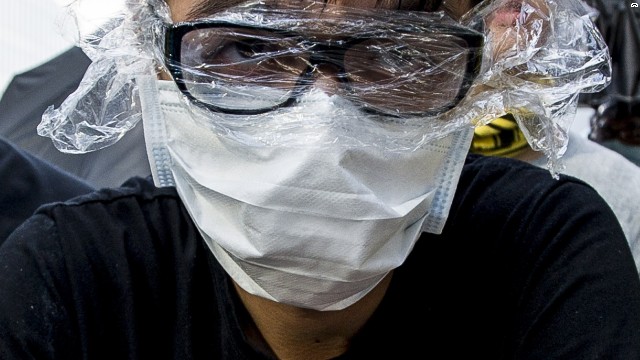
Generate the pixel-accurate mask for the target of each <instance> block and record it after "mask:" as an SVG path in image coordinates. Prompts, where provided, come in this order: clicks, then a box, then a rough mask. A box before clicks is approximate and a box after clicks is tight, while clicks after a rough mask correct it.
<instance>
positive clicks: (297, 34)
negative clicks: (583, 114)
mask: <svg viewBox="0 0 640 360" xmlns="http://www.w3.org/2000/svg"><path fill="white" fill-rule="evenodd" d="M82 1H90V0H82ZM588 11H589V9H588V8H587V7H586V6H585V5H584V4H583V3H582V2H581V1H577V0H547V1H545V0H515V1H514V0H493V1H489V0H485V1H483V2H481V3H480V4H479V5H477V6H476V7H475V8H473V9H472V10H471V11H469V12H467V13H466V14H464V15H462V16H460V15H461V14H456V13H455V11H453V10H451V9H447V8H445V9H443V11H436V12H413V11H385V10H381V9H371V10H362V9H349V8H344V7H334V6H332V5H328V4H324V3H316V2H309V1H298V0H293V1H261V2H260V1H251V2H246V3H241V4H240V5H237V6H234V7H231V8H228V9H226V10H223V11H220V12H217V13H215V14H211V15H210V16H208V17H207V18H206V19H198V21H194V22H193V23H181V24H172V21H171V18H170V12H169V9H168V7H167V5H166V3H165V2H164V1H162V0H127V2H126V9H125V11H124V12H123V13H122V16H121V17H118V18H115V19H113V20H111V21H110V22H108V23H107V24H105V26H104V27H103V28H102V29H101V30H100V31H98V32H97V33H94V34H91V35H90V36H83V37H81V38H82V39H83V41H81V43H80V46H81V47H82V48H83V49H84V50H85V52H86V53H87V54H88V55H89V57H90V58H91V59H92V60H93V64H92V65H91V66H90V68H89V69H88V71H87V73H86V75H85V78H84V80H83V82H82V83H81V85H80V87H79V88H78V90H77V91H76V92H75V93H74V94H72V95H71V96H70V97H69V98H68V99H67V100H66V101H65V102H64V103H63V104H62V106H61V107H60V108H58V109H54V108H49V109H48V110H47V111H46V112H45V114H44V115H43V119H42V122H41V124H40V126H39V127H38V133H39V134H40V135H43V136H49V137H51V138H52V139H53V141H54V143H55V144H56V147H58V148H59V149H60V150H62V151H65V152H71V153H82V152H88V151H93V150H97V149H100V148H103V147H106V146H108V145H110V144H113V143H114V142H116V141H117V140H118V139H120V138H121V137H122V136H123V135H124V134H125V133H126V132H127V131H128V130H130V129H131V128H132V127H133V126H135V125H136V123H137V122H138V121H139V120H140V119H141V109H140V105H139V101H138V95H137V91H138V88H137V86H136V80H135V79H136V77H137V76H140V75H149V74H155V73H159V72H164V73H165V74H167V73H169V72H171V73H173V74H174V78H179V79H182V80H179V81H178V82H179V83H181V84H180V86H181V87H182V90H183V93H184V104H185V106H186V107H188V108H189V109H190V110H191V111H192V113H193V114H194V117H195V118H198V119H200V120H202V121H205V122H206V123H207V124H208V126H209V127H210V128H211V130H212V131H215V132H217V133H218V134H219V135H220V136H226V137H230V138H234V139H236V140H237V141H241V142H244V143H246V144H247V145H250V146H378V147H381V148H384V149H385V150H386V151H392V152H393V151H412V150H414V149H417V148H419V147H420V146H422V145H423V144H425V143H429V142H431V141H433V140H434V139H438V138H441V137H443V136H446V135H447V134H450V133H451V132H453V131H456V130H458V129H461V128H463V127H470V126H477V125H484V124H486V123H488V122H489V121H491V120H492V119H494V118H496V117H500V116H502V115H504V114H513V116H514V117H515V118H516V120H517V121H518V123H519V125H520V127H521V128H522V130H523V132H524V134H525V136H526V138H527V140H528V142H529V143H530V144H531V146H532V147H533V148H534V149H535V150H539V151H543V152H544V153H545V154H546V155H547V157H548V159H549V168H550V170H551V171H552V173H556V172H559V171H561V170H562V165H561V162H560V161H559V159H560V158H561V156H562V154H563V153H564V151H565V149H566V146H567V141H568V135H567V132H568V129H569V127H570V125H571V122H572V121H573V117H574V114H575V109H576V106H577V98H578V94H579V93H580V92H594V91H600V90H601V89H602V88H604V87H605V86H606V85H607V84H608V83H609V81H610V58H609V54H608V51H607V47H606V45H605V43H604V41H603V39H602V37H601V35H600V34H599V32H598V31H597V29H596V27H595V26H594V24H593V23H592V21H591V19H590V18H589V13H588ZM195 23H198V24H202V23H206V24H209V25H207V26H205V28H206V29H203V28H202V27H201V26H200V27H199V25H195ZM211 24H215V25H211ZM167 28H172V29H173V30H171V31H169V32H167V31H166V29H167ZM167 36H168V37H169V38H167ZM221 39H223V40H221ZM238 39H239V40H238ZM478 39H480V41H479V42H478V41H477V40H478ZM167 40H171V41H169V42H168V43H169V44H170V45H169V46H170V47H173V49H174V50H175V49H179V50H181V54H180V56H179V57H177V55H176V51H174V50H172V51H170V53H172V54H173V55H172V56H173V57H174V58H171V57H169V58H167V57H166V56H165V49H164V47H165V46H164V44H165V43H166V42H167ZM228 44H233V46H231V47H230V46H229V45H228ZM247 44H250V46H248V45H247ZM256 44H257V45H256ZM243 46H244V47H243ZM229 49H231V50H229ZM230 51H231V52H230ZM239 56H240V57H239ZM474 61H475V62H474ZM371 69H373V70H371ZM336 75H337V77H338V78H339V79H340V80H341V82H340V83H339V84H337V85H336V84H335V83H333V85H331V86H325V84H324V83H323V81H324V80H325V79H326V77H329V76H334V78H335V76H336ZM327 88H330V90H329V91H327ZM327 112H329V116H325V115H326V114H327ZM313 114H323V115H322V116H312V115H313ZM327 128H331V129H333V130H334V131H333V132H332V134H337V135H336V136H335V137H332V138H326V137H320V136H316V134H319V133H322V132H323V131H324V130H325V129H327ZM336 128H338V129H339V130H340V131H337V132H336V131H335V129H336ZM320 138H321V139H322V140H318V139H320Z"/></svg>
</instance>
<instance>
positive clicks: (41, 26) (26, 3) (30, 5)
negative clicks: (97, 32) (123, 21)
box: [0, 0, 124, 95]
mask: <svg viewBox="0 0 640 360" xmlns="http://www.w3.org/2000/svg"><path fill="white" fill-rule="evenodd" d="M0 2H1V3H2V11H0V34H1V35H0V46H1V48H2V49H3V51H2V56H0V95H1V94H2V93H3V92H4V91H5V89H6V87H7V85H8V84H9V82H10V81H11V79H12V78H13V76H15V75H16V74H18V73H21V72H24V71H26V70H29V69H31V68H33V67H35V66H37V65H40V64H42V63H44V62H46V61H48V60H50V59H51V58H53V57H55V56H57V55H60V54H61V53H63V52H64V51H65V50H68V49H69V48H70V47H72V46H73V45H74V44H75V41H76V39H77V36H78V35H77V34H78V30H77V29H78V27H77V26H76V21H75V19H74V18H72V17H71V16H69V14H68V11H67V10H68V7H69V6H77V4H74V1H73V0H19V1H12V0H1V1H0ZM123 6H124V0H106V1H83V2H82V7H81V8H79V9H80V10H81V13H82V15H83V16H82V17H81V18H79V22H80V23H79V24H78V26H80V28H81V29H92V28H97V27H98V26H99V25H100V23H101V22H102V21H104V20H105V19H106V18H107V17H108V16H109V15H111V14H115V13H117V11H118V10H119V9H121V8H122V7H123Z"/></svg>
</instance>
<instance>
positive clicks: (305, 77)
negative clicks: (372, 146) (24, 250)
mask: <svg viewBox="0 0 640 360" xmlns="http://www.w3.org/2000/svg"><path fill="white" fill-rule="evenodd" d="M220 27H228V28H236V29H256V30H260V31H265V32H271V33H273V34H277V35H284V36H296V37H300V38H303V39H306V38H305V37H304V36H303V35H301V34H300V33H297V32H293V31H289V30H283V29H274V28H269V27H261V26H252V25H243V24H237V23H233V22H228V21H223V20H203V21H197V22H183V23H179V24H164V28H165V31H164V35H165V37H164V58H165V59H164V60H165V64H166V67H167V70H168V71H169V73H170V74H171V77H172V78H173V80H174V82H175V83H176V85H177V86H178V88H179V89H180V91H181V92H182V94H183V95H184V96H186V97H187V98H188V99H189V101H191V102H192V103H193V104H195V105H197V106H200V107H204V108H206V109H208V110H211V111H213V112H219V113H225V114H233V115H258V114H264V113H267V112H271V111H274V110H276V109H279V108H282V107H288V106H292V105H293V104H294V103H295V102H296V100H297V99H298V97H299V96H301V95H302V94H303V93H304V92H306V90H307V89H308V88H309V87H310V84H311V83H313V81H314V80H313V72H314V69H315V67H316V66H317V65H319V64H321V63H325V62H327V60H326V59H325V58H326V57H324V56H322V54H323V53H324V52H326V50H327V49H331V50H336V49H341V53H342V57H341V60H342V61H341V62H340V64H341V65H340V68H339V69H338V75H337V77H338V79H339V80H340V82H341V83H344V84H345V85H346V87H347V89H349V83H350V80H349V78H348V76H347V74H346V71H345V70H344V53H345V52H346V50H347V49H348V48H349V47H350V46H353V45H354V44H357V43H359V42H362V41H366V40H370V39H376V38H383V37H381V36H378V35H377V34H376V33H369V34H366V33H365V34H358V35H357V36H352V37H349V38H348V39H349V40H348V41H346V42H343V43H342V44H341V45H339V46H338V45H326V44H325V43H323V42H321V41H312V40H308V41H309V42H310V43H312V44H314V49H316V50H314V51H311V52H310V58H309V65H308V66H307V68H306V69H305V70H304V71H303V72H302V73H301V74H300V75H299V80H298V82H297V83H296V84H295V85H294V86H293V88H292V91H291V95H290V96H289V98H288V99H286V100H284V101H283V102H281V103H279V104H276V105H274V106H271V107H266V108H261V109H228V108H222V107H219V106H216V105H213V104H209V103H206V102H203V101H200V100H198V99H197V98H196V97H195V96H193V95H192V94H191V92H190V91H189V89H188V88H187V84H186V82H185V77H184V74H183V69H182V66H181V61H180V57H181V47H182V45H181V44H182V38H183V37H184V36H185V35H186V34H187V33H189V32H191V31H194V30H202V29H211V28H220ZM429 30H430V31H432V32H434V33H442V34H445V35H452V36H455V37H457V38H459V39H461V40H463V41H464V42H465V43H466V44H467V49H470V51H469V57H468V59H467V66H466V68H465V73H464V79H463V81H462V82H461V84H460V88H459V90H458V93H457V95H456V96H455V98H454V99H452V101H451V102H450V103H449V104H447V105H446V106H442V107H440V108H438V109H433V110H429V111H424V112H420V113H403V114H402V115H400V116H407V115H408V116H435V115H439V114H442V113H444V112H446V111H448V110H450V109H452V108H454V107H455V106H457V105H458V104H459V103H460V102H461V101H462V99H464V97H465V96H466V94H467V92H468V91H469V89H470V87H471V85H472V84H473V81H474V80H475V78H476V77H477V76H478V74H479V72H480V66H481V62H482V52H483V46H484V36H483V35H482V34H481V33H479V32H477V31H474V30H471V29H465V28H461V27H453V26H448V25H446V24H437V25H434V26H433V27H431V28H430V29H429ZM404 32H405V33H412V32H410V31H404ZM333 58H334V57H332V59H333ZM362 107H363V110H364V111H366V112H370V113H375V114H383V115H387V116H398V115H396V114H390V113H388V112H385V111H382V110H379V109H376V108H375V107H370V106H366V105H362Z"/></svg>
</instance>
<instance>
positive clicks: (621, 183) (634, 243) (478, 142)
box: [471, 114, 640, 273]
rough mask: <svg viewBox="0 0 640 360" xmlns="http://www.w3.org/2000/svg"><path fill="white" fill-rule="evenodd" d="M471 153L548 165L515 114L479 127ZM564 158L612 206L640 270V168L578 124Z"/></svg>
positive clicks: (571, 172) (567, 170) (571, 170)
mask: <svg viewBox="0 0 640 360" xmlns="http://www.w3.org/2000/svg"><path fill="white" fill-rule="evenodd" d="M471 152H472V153H475V154H483V155H487V156H505V157H510V158H514V159H518V160H522V161H526V162H528V163H531V164H533V165H536V166H539V167H543V168H544V167H546V165H547V161H546V159H545V157H544V156H543V155H542V154H541V153H540V152H537V151H535V150H533V148H532V147H531V146H530V145H529V143H528V142H527V140H526V138H525V135H524V133H523V132H522V131H521V130H520V128H519V125H518V123H517V122H516V120H515V118H514V117H513V115H511V114H507V115H505V116H502V117H500V118H497V119H495V120H494V121H492V122H490V123H489V124H487V125H484V126H480V127H477V128H476V129H475V130H474V135H473V141H472V142H471ZM562 160H563V164H564V167H565V168H564V170H563V173H564V174H566V175H571V176H574V177H577V178H579V179H581V180H584V181H585V182H586V183H588V184H589V185H591V186H593V187H594V188H595V190H596V191H598V193H599V194H600V195H601V196H602V197H603V198H604V199H605V200H606V201H607V204H609V206H611V209H612V210H613V212H614V213H615V214H616V217H617V218H618V221H619V222H620V226H622V230H623V231H624V233H625V236H626V237H627V241H628V242H629V247H630V248H631V252H632V254H633V257H634V259H635V262H636V268H637V269H638V272H639V273H640V222H638V214H640V168H639V167H638V166H636V164H634V163H632V162H631V161H629V160H628V159H626V158H625V157H624V156H622V155H620V154H618V153H617V152H615V151H613V150H611V149H608V148H606V147H604V146H601V145H600V144H598V143H596V142H593V141H590V140H589V139H588V138H587V136H585V135H582V134H580V133H578V130H577V129H574V127H572V128H571V129H570V130H569V143H568V146H567V150H566V151H565V153H564V155H563V156H562ZM633 199H638V200H637V201H636V200H633Z"/></svg>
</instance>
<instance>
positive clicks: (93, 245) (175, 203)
mask: <svg viewBox="0 0 640 360" xmlns="http://www.w3.org/2000/svg"><path fill="white" fill-rule="evenodd" d="M180 236H185V237H187V236H189V237H191V238H193V237H194V236H195V231H194V226H193V223H192V222H191V220H190V218H189V216H188V214H187V212H186V210H185V208H184V206H183V205H182V202H181V201H180V199H179V197H178V195H177V192H176V190H175V188H157V187H155V186H154V185H153V183H152V182H151V180H150V179H143V178H132V179H130V180H129V181H127V182H126V183H124V184H123V186H121V187H119V188H113V189H101V190H97V191H94V192H91V193H88V194H85V195H81V196H78V197H75V198H73V199H70V200H67V201H64V202H58V203H51V204H47V205H44V206H42V207H40V208H39V209H38V210H37V211H36V212H35V214H34V215H33V216H32V217H31V218H29V219H27V221H25V222H24V223H23V224H22V225H21V226H20V227H18V228H17V229H16V231H14V233H13V234H12V235H11V236H10V237H9V239H7V244H5V245H8V246H11V245H14V246H15V245H19V246H23V245H27V244H28V246H33V247H35V248H39V247H47V246H51V245H50V244H49V243H59V244H60V247H61V249H60V251H61V252H62V253H65V254H73V253H93V252H100V254H101V256H105V257H114V256H117V255H122V256H126V255H125V254H122V253H119V252H121V251H125V252H126V251H128V250H129V249H127V246H128V244H133V243H137V244H139V245H138V246H149V247H158V248H161V247H162V246H170V244H169V243H170V242H171V241H174V240H175V239H179V238H180ZM12 242H13V244H12ZM16 243H19V244H16ZM116 254H117V255H116Z"/></svg>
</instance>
